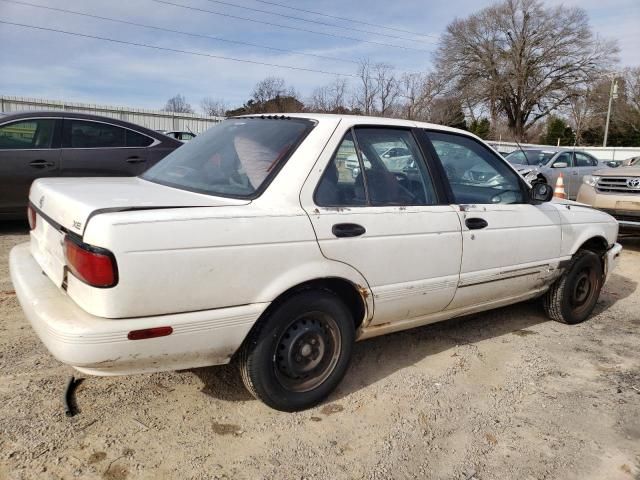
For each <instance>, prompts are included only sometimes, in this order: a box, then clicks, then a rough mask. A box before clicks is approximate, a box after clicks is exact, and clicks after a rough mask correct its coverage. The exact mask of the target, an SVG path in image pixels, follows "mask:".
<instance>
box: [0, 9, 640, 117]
mask: <svg viewBox="0 0 640 480" xmlns="http://www.w3.org/2000/svg"><path fill="white" fill-rule="evenodd" d="M20 1H24V2H27V3H32V4H39V5H46V6H49V7H54V8H62V9H67V10H74V11H78V12H83V13H90V14H92V15H99V16H103V17H110V18H116V19H120V20H126V21H128V22H135V23H140V24H145V25H152V26H156V27H162V28H168V29H172V30H181V31H184V32H189V33H195V34H200V35H210V36H215V37H220V38H224V39H227V40H234V41H240V42H249V43H254V44H257V45H263V46H269V47H274V48H279V49H285V50H295V51H297V52H303V53H309V54H315V55H322V56H328V57H333V59H322V58H317V57H312V56H304V55H297V54H293V53H287V52H279V51H274V50H266V49H262V48H259V47H252V46H244V45H238V44H233V43H224V42H220V41H214V40H212V39H209V38H200V37H190V36H186V35H181V34H173V33H167V32H161V31H157V30H152V29H147V28H140V27H136V26H132V25H123V24H118V23H114V22H110V21H105V20H99V19H92V18H87V17H81V16H77V15H71V14H68V13H61V12H53V11H47V10H43V9H39V8H34V7H31V6H24V5H16V4H14V3H7V2H6V1H4V0H0V20H3V21H8V22H15V23H23V24H29V25H35V26H40V27H46V28H52V29H61V30H69V31H73V32H77V33H83V34H88V35H94V36H101V37H108V38H113V39H119V40H122V41H127V42H135V43H146V44H149V45H155V46H158V47H164V48H171V49H177V50H186V51H194V52H202V53H206V54H208V55H215V56H224V57H235V58H238V59H246V60H253V61H257V62H264V63H273V64H279V65H289V66H296V67H300V68H307V69H313V70H322V71H326V72H334V73H345V74H352V73H353V72H354V70H355V67H356V66H355V64H354V63H350V61H357V60H358V59H360V58H363V57H369V58H371V60H373V61H384V62H387V63H390V64H392V65H394V66H395V67H396V68H397V69H398V70H399V71H423V70H426V69H429V67H430V65H431V61H432V53H430V52H432V51H433V50H434V48H435V42H437V37H438V35H439V34H440V33H442V31H443V30H444V28H445V27H446V25H447V24H448V23H450V22H451V21H452V20H453V19H454V18H456V17H465V16H467V15H468V14H470V13H472V12H473V11H476V10H478V9H480V8H482V7H484V6H487V5H489V4H491V3H492V2H491V1H485V0H449V1H446V2H441V1H437V2H436V1H433V0H432V1H427V0H403V1H395V2H389V1H388V0H367V1H364V0H358V1H348V2H347V1H344V0H321V1H312V0H273V1H274V2H277V3H281V4H287V5H291V6H295V7H297V8H303V9H307V10H314V11H321V12H324V13H326V14H331V15H336V16H340V17H348V18H355V19H358V20H361V21H363V22H368V23H370V24H374V25H382V26H386V27H392V28H396V29H400V30H406V31H411V32H420V33H422V34H424V36H419V35H412V34H411V33H404V32H400V31H397V30H390V29H384V28H381V27H379V26H371V25H363V24H356V23H349V22H345V21H341V20H337V19H334V18H327V17H322V16H318V15H313V14H308V13H304V12H300V11H294V10H291V9H287V8H283V7H279V6H276V5H273V4H268V3H264V2H260V1H258V0H225V1H224V2H222V3H233V4H237V5H243V6H246V7H251V8H255V9H260V10H265V11H268V12H274V13H276V12H277V13H280V14H284V15H290V16H296V17H303V18H306V19H309V20H315V21H320V22H324V23H330V24H335V25H341V26H344V27H346V28H336V27H331V26H327V25H318V24H313V23H306V22H302V21H300V20H294V19H290V18H282V17H279V16H276V15H271V14H268V13H261V12H255V11H249V10H246V9H242V8H237V7H234V6H230V5H223V4H221V2H213V1H212V0H166V1H169V2H171V3H174V4H182V5H188V6H191V7H195V8H198V9H201V10H210V11H215V12H219V13H224V14H228V15H235V16H240V17H247V18H252V19H255V20H258V21H263V22H271V23H277V24H281V25H289V26H292V27H295V28H303V29H309V30H315V31H318V32H324V33H332V34H335V35H342V36H348V37H353V38H358V39H361V40H367V41H369V42H378V44H376V43H366V42H364V41H357V40H352V39H345V38H335V37H330V36H325V35H319V34H314V33H307V32H302V31H296V30H291V29H285V28H280V27H276V26H269V25H265V24H260V23H255V22H248V21H243V20H240V19H235V18H230V17H224V16H220V15H214V14H211V13H207V12H203V11H198V10H190V9H185V8H181V7H178V6H173V5H167V4H162V3H158V1H154V0H109V1H106V0H102V1H99V0H20ZM163 1H164V0H163ZM547 3H548V4H550V5H556V4H565V5H579V6H581V7H582V8H584V9H585V10H586V11H587V12H588V14H589V16H590V19H591V23H592V26H593V28H594V31H595V32H596V33H597V34H599V35H600V36H603V37H605V38H612V39H616V40H617V41H618V45H619V46H620V50H621V52H620V60H621V65H622V66H639V65H640V33H639V32H640V30H639V25H640V1H638V0H566V1H564V2H562V1H559V0H549V1H548V2H547ZM354 29H359V30H367V31H369V32H371V33H365V32H361V31H355V30H354ZM382 34H384V35H387V36H383V35H382ZM394 36H395V37H403V38H392V37H394ZM380 43H381V44H396V45H401V46H405V47H410V48H412V49H414V50H407V49H400V48H394V47H392V46H384V45H380ZM0 45H2V48H0V94H3V95H19V96H28V97H40V98H48V99H57V100H65V101H77V102H89V103H101V104H112V105H128V106H132V107H141V108H151V109H160V108H162V107H163V106H164V104H165V102H166V100H167V99H168V98H169V97H171V96H173V95H175V94H177V93H181V94H183V95H185V96H186V98H187V100H188V101H189V102H190V103H191V104H192V106H193V107H194V108H196V110H198V109H199V103H200V100H201V99H202V98H203V97H206V96H210V97H214V98H222V99H224V100H226V102H227V104H228V105H229V106H230V107H234V106H238V105H240V104H242V103H243V102H245V101H246V100H247V99H248V98H249V96H250V93H251V90H252V88H253V85H254V84H255V83H256V82H257V81H259V80H260V79H262V78H264V77H266V76H269V75H274V76H280V77H283V78H284V79H285V80H286V81H287V83H288V84H290V85H292V86H294V87H295V88H296V90H298V92H300V93H301V94H302V96H303V97H306V96H308V95H309V94H310V93H311V91H312V90H313V88H314V87H316V86H320V85H323V84H327V83H329V82H331V81H332V80H333V78H334V76H332V75H330V74H323V73H313V72H304V71H294V70H287V69H283V68H277V67H269V66H264V65H253V64H247V63H240V62H234V61H230V60H222V59H213V58H209V57H199V56H194V55H187V54H181V53H171V52H167V51H161V50H153V49H149V48H144V47H138V46H131V45H121V44H115V43H111V42H105V41H100V40H94V39H87V38H78V37H72V36H68V35H63V34H60V33H54V32H48V31H37V30H32V29H26V28H19V27H15V26H11V25H5V24H0Z"/></svg>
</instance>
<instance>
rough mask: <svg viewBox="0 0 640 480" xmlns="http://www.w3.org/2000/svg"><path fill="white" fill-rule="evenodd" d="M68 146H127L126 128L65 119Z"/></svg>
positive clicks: (65, 142)
mask: <svg viewBox="0 0 640 480" xmlns="http://www.w3.org/2000/svg"><path fill="white" fill-rule="evenodd" d="M64 124H65V139H64V146H65V147H66V148H117V147H125V146H126V140H125V136H126V132H127V131H126V130H125V129H124V128H120V127H116V126H115V125H109V124H108V123H100V122H91V121H86V120H73V119H69V120H65V121H64Z"/></svg>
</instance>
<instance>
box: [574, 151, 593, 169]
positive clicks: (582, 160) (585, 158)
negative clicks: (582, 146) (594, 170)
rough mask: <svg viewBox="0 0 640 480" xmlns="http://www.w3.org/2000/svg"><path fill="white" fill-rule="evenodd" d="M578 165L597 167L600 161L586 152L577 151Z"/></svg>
mask: <svg viewBox="0 0 640 480" xmlns="http://www.w3.org/2000/svg"><path fill="white" fill-rule="evenodd" d="M575 155H576V167H597V166H598V161H597V160H596V159H595V158H593V157H591V156H589V155H586V154H584V153H580V152H576V154H575Z"/></svg>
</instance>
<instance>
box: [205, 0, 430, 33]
mask: <svg viewBox="0 0 640 480" xmlns="http://www.w3.org/2000/svg"><path fill="white" fill-rule="evenodd" d="M207 1H208V2H211V3H217V4H220V5H227V6H230V7H236V8H242V9H244V10H250V11H252V12H260V13H266V14H268V15H275V16H278V17H283V18H290V19H292V20H299V21H302V22H307V23H314V24H317V25H324V26H325V27H334V28H342V29H343V30H352V31H354V32H360V33H369V34H372V35H379V36H381V37H388V38H395V39H396V40H407V41H409V42H415V41H416V40H415V39H413V38H407V37H399V36H397V35H389V34H386V33H380V32H372V31H371V30H362V29H359V28H353V27H345V26H342V25H336V24H335V23H327V22H322V21H320V20H310V19H308V18H303V17H295V16H293V15H286V14H284V13H278V12H273V11H270V10H262V9H260V8H253V7H247V6H245V5H239V4H237V3H232V2H224V1H222V0H207ZM417 41H420V42H424V40H417Z"/></svg>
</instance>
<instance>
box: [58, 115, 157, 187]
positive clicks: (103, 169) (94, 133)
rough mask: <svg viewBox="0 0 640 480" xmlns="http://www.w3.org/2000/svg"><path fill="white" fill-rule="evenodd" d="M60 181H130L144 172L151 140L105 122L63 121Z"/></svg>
mask: <svg viewBox="0 0 640 480" xmlns="http://www.w3.org/2000/svg"><path fill="white" fill-rule="evenodd" d="M62 132H63V133H62V147H63V148H62V158H61V161H60V175H61V176H63V177H85V176H86V177H99V176H104V177H133V176H137V175H140V174H141V173H142V172H144V171H145V170H146V161H147V146H148V145H150V144H151V143H153V139H152V138H151V137H147V136H146V135H142V134H140V133H139V132H134V131H133V130H130V129H127V128H124V127H121V126H118V125H113V124H110V123H106V122H101V121H95V120H86V119H79V118H65V119H64V123H63V129H62Z"/></svg>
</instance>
